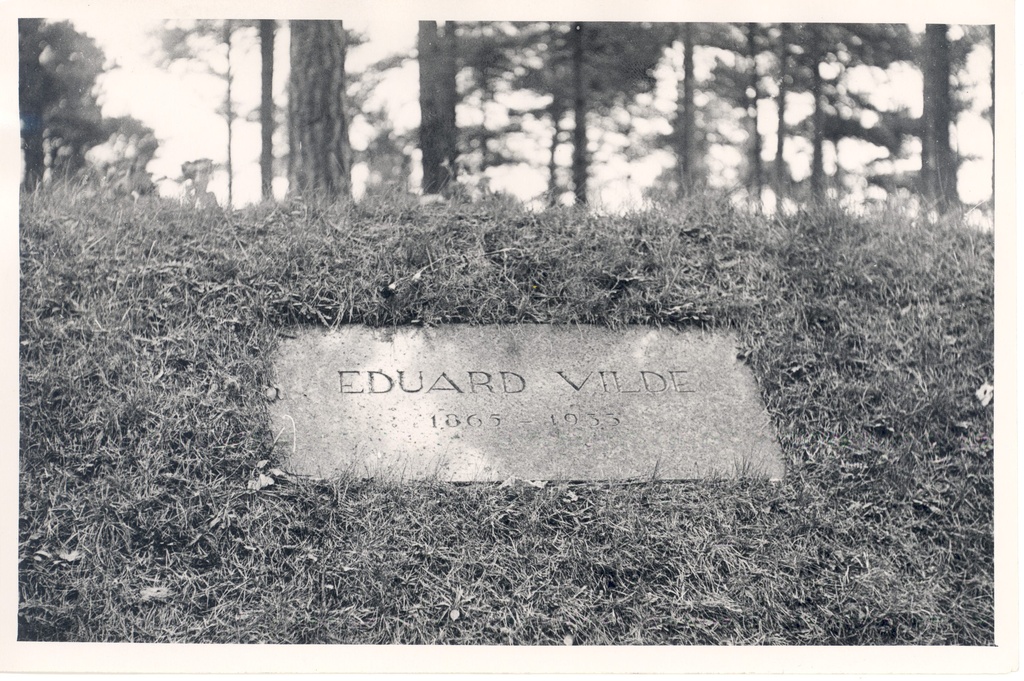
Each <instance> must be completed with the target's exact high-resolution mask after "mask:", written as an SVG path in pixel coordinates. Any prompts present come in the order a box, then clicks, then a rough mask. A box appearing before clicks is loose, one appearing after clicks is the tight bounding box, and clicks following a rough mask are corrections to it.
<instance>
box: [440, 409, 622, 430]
mask: <svg viewBox="0 0 1024 681" xmlns="http://www.w3.org/2000/svg"><path fill="white" fill-rule="evenodd" d="M508 423H515V424H520V425H522V424H533V423H538V424H548V423H550V424H551V425H553V426H590V427H592V428H598V427H615V426H617V425H619V424H620V423H622V419H620V418H619V417H618V416H617V415H615V414H599V413H594V412H586V413H575V412H565V413H562V414H547V415H546V416H544V417H538V418H537V420H529V419H521V418H517V419H509V418H506V417H503V416H502V415H501V414H433V415H431V417H430V425H431V427H433V428H481V427H490V428H499V427H501V426H502V424H508Z"/></svg>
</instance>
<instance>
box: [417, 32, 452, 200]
mask: <svg viewBox="0 0 1024 681" xmlns="http://www.w3.org/2000/svg"><path fill="white" fill-rule="evenodd" d="M439 28H440V30H439ZM455 31H456V27H455V24H454V23H453V22H450V21H446V22H445V23H444V25H443V26H442V27H438V25H437V22H436V21H421V22H420V24H419V34H418V40H417V51H418V52H419V63H420V149H421V151H422V152H423V193H424V194H440V193H442V192H443V191H445V190H446V189H447V187H448V185H449V184H450V183H452V182H454V181H455V179H456V174H457V173H456V158H457V156H458V142H457V136H458V130H457V128H456V124H455V105H456V102H457V101H458V93H457V92H456V83H455V77H456V73H457V68H458V67H457V61H456V60H457V57H456V37H455Z"/></svg>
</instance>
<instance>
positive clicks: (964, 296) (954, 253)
mask: <svg viewBox="0 0 1024 681" xmlns="http://www.w3.org/2000/svg"><path fill="white" fill-rule="evenodd" d="M20 244H21V347H20V362H21V365H20V400H21V412H20V414H21V416H20V420H21V421H20V427H21V448H20V449H21V451H20V481H21V484H20V518H19V520H20V532H19V586H20V600H19V612H18V636H19V639H21V640H50V641H52V640H61V641H174V642H269V643H332V642H343V643H465V644H542V645H543V644H557V645H562V644H564V643H570V642H571V643H575V644H613V643H614V644H793V645H801V644H817V645H828V644H918V645H936V644H958V645H991V644H992V642H993V627H994V625H993V518H992V513H993V476H992V470H993V468H992V455H993V449H992V441H991V434H992V427H993V423H992V407H991V405H987V406H986V405H983V404H982V403H981V402H980V401H979V400H978V398H977V397H976V396H975V391H976V390H977V389H978V388H979V387H980V386H982V385H983V384H985V383H991V382H992V381H993V321H994V320H993V314H994V310H993V295H994V292H993V240H992V236H991V235H990V234H983V233H979V232H977V231H974V230H970V229H966V228H964V227H962V226H960V225H957V224H955V223H952V222H951V223H942V224H938V225H926V224H915V223H913V222H912V221H911V220H910V219H908V218H904V217H902V216H901V215H899V214H888V215H880V216H876V217H870V218H868V217H861V218H854V217H850V216H848V215H845V214H844V213H842V212H841V211H840V210H839V209H837V208H830V207H824V208H821V209H819V210H815V211H812V212H801V213H799V214H797V215H794V216H788V217H779V218H777V219H776V218H765V217H757V216H752V215H749V214H746V213H744V212H738V211H736V210H735V209H733V208H732V207H731V206H730V205H729V204H728V203H725V202H717V201H715V200H713V199H702V200H700V201H695V202H692V203H688V204H680V205H674V206H666V207H662V208H660V209H655V210H652V211H649V212H644V213H638V214H634V215H629V216H624V217H594V216H589V215H583V214H578V213H574V212H572V211H568V210H567V211H553V212H549V213H543V214H531V213H527V212H524V211H523V210H521V209H520V208H518V207H516V206H514V205H511V204H506V203H502V202H500V201H492V202H484V203H480V204H467V205H457V206H434V207H429V208H420V207H418V206H417V205H415V204H413V203H405V202H403V201H402V200H394V201H390V202H384V201H379V202H365V203H362V204H360V205H356V206H351V205H343V206H314V205H302V204H298V203H293V204H282V205H277V206H264V207H260V208H253V209H249V210H243V211H237V212H233V213H220V212H216V213H196V212H194V211H188V210H185V209H183V208H180V207H178V206H176V205H173V204H168V203H160V202H159V201H153V202H147V201H140V202H139V203H137V204H133V203H131V202H126V203H123V204H122V203H118V204H110V203H101V202H99V201H96V200H90V199H88V198H85V197H82V196H76V195H75V194H74V193H73V192H70V193H61V192H59V191H57V192H55V193H52V194H41V195H36V196H28V197H24V198H23V205H22V212H21V231H20ZM516 322H524V323H534V322H537V323H549V322H552V323H553V322H558V323H572V322H580V323H594V324H602V325H607V326H611V327H620V326H622V325H625V324H648V325H663V326H689V325H699V326H704V327H708V328H730V329H733V330H735V331H736V332H737V334H738V335H739V337H740V339H741V342H742V343H743V354H744V356H745V357H746V361H747V362H748V364H749V365H750V367H751V368H752V370H753V372H754V374H755V376H756V378H757V381H758V384H759V387H760V391H761V394H762V396H763V398H764V400H765V403H766V405H767V407H768V409H769V412H770V414H771V417H772V421H773V425H774V427H775V430H776V432H777V434H778V437H779V440H780V443H781V445H782V449H783V451H784V454H785V457H786V469H787V472H786V476H785V479H784V481H783V482H782V483H778V484H770V483H767V482H760V481H756V480H749V479H748V480H743V479H741V480H733V481H727V480H716V481H694V482H664V481H624V482H618V483H588V484H566V483H550V484H548V485H546V486H544V487H541V488H538V487H534V486H531V485H520V486H505V487H502V486H499V485H497V484H484V483H481V484H470V485H455V484H446V483H443V482H439V481H423V482H417V483H406V484H398V483H395V482H388V481H383V480H359V479H354V478H343V479H338V480H333V481H316V480H303V479H296V478H293V477H291V476H288V475H287V474H286V472H282V471H280V470H276V469H277V468H278V467H279V466H280V465H281V463H282V462H280V461H275V460H273V457H272V455H271V446H270V444H271V441H272V434H271V433H270V432H269V428H268V422H267V414H266V406H267V404H266V398H265V396H264V389H265V386H267V385H268V384H269V380H270V375H271V369H272V367H271V362H270V357H271V356H272V353H273V351H274V348H275V346H276V343H277V342H278V341H277V338H278V336H277V330H278V329H280V328H281V327H283V326H286V325H293V324H310V325H326V326H338V325H342V324H352V323H363V324H369V325H373V326H382V325H392V324H408V323H419V324H426V325H437V324H449V323H474V324H488V323H504V324H508V323H516ZM268 460H269V461H268ZM261 474H262V475H265V476H267V477H269V478H271V479H273V480H274V484H273V485H269V486H264V487H260V486H259V485H254V484H251V483H253V482H254V481H256V480H258V479H259V476H260V475H261Z"/></svg>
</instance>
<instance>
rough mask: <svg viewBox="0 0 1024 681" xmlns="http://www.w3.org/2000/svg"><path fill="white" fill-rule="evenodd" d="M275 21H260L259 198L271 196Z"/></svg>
mask: <svg viewBox="0 0 1024 681" xmlns="http://www.w3.org/2000/svg"><path fill="white" fill-rule="evenodd" d="M276 28H277V22H276V21H274V20H273V19H262V20H260V24H259V32H260V67H261V68H260V195H261V196H262V197H263V200H264V201H269V200H270V199H272V198H273V197H274V193H273V183H274V32H275V30H276Z"/></svg>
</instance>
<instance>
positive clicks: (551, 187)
mask: <svg viewBox="0 0 1024 681" xmlns="http://www.w3.org/2000/svg"><path fill="white" fill-rule="evenodd" d="M555 101H556V102H557V101H558V100H557V99H556V100H555ZM549 111H550V114H551V125H552V126H553V127H554V130H553V131H552V133H551V154H550V156H549V157H548V205H549V206H555V205H558V194H559V191H558V163H557V162H556V161H555V152H556V151H558V145H559V141H558V135H559V134H560V133H561V132H562V128H561V123H562V109H561V108H560V107H558V106H556V105H555V103H554V102H552V104H551V107H550V109H549Z"/></svg>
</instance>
